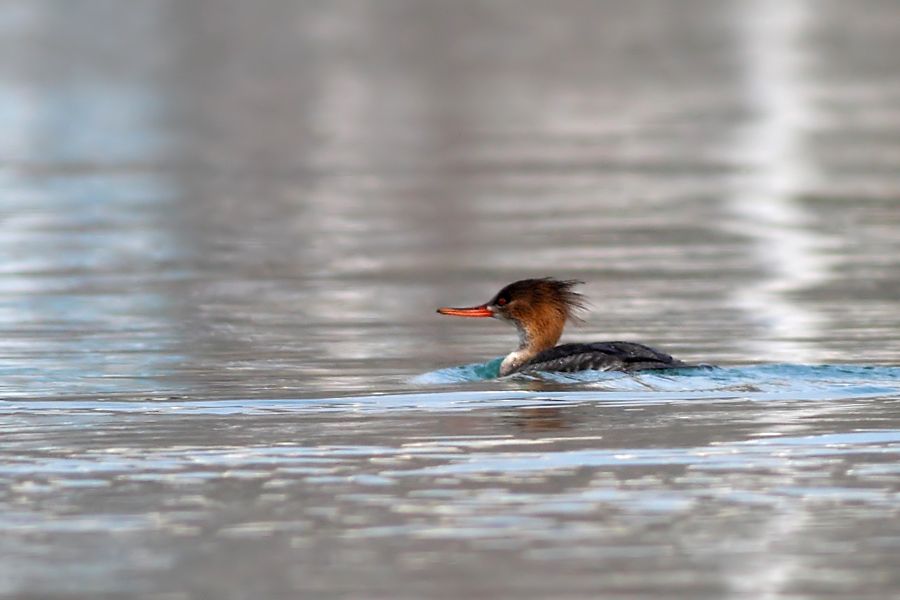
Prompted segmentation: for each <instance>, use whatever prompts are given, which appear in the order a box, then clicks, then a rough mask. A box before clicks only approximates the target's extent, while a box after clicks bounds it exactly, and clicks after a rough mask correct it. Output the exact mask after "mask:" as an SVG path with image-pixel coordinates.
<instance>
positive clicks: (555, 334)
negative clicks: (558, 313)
mask: <svg viewBox="0 0 900 600" xmlns="http://www.w3.org/2000/svg"><path fill="white" fill-rule="evenodd" d="M515 325H516V329H517V330H518V332H519V347H518V348H516V349H515V350H513V351H512V352H510V353H509V354H508V355H507V356H506V358H504V359H503V362H502V363H500V376H501V377H502V376H504V375H509V374H510V373H514V372H515V371H517V370H518V369H519V368H520V367H521V366H522V365H524V364H525V363H527V362H528V361H529V360H531V359H532V358H534V357H535V356H537V355H538V354H540V353H541V352H543V351H544V350H549V349H550V348H553V347H554V346H555V345H556V342H558V341H559V338H560V337H561V336H562V332H563V327H564V326H565V320H564V319H558V318H556V319H554V318H545V319H536V320H532V321H516V322H515Z"/></svg>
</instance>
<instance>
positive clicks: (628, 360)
mask: <svg viewBox="0 0 900 600" xmlns="http://www.w3.org/2000/svg"><path fill="white" fill-rule="evenodd" d="M582 283H584V282H583V281H578V280H575V279H566V280H559V279H553V278H550V277H545V278H543V279H522V280H520V281H516V282H513V283H511V284H509V285H507V286H506V287H504V288H503V289H502V290H500V291H499V292H497V294H496V295H495V296H494V297H493V298H492V299H491V300H490V301H489V302H486V303H484V304H479V305H478V306H472V307H468V308H451V307H447V306H445V307H443V308H439V309H437V312H439V313H440V314H442V315H451V316H455V317H477V318H487V317H492V318H494V319H499V320H501V321H506V322H507V323H510V324H512V325H515V327H516V329H517V330H518V332H519V347H518V348H516V349H515V350H513V351H512V352H510V353H509V354H508V355H507V356H506V358H504V359H503V362H502V363H500V376H501V377H502V376H505V375H509V374H511V373H516V372H525V371H529V372H531V371H565V372H572V371H585V370H598V371H641V370H649V369H673V368H681V367H687V366H689V365H688V364H686V363H684V362H681V361H680V360H677V359H674V358H672V357H671V356H669V355H668V354H666V353H664V352H660V351H659V350H655V349H653V348H651V347H649V346H645V345H643V344H636V343H634V342H594V343H590V344H562V345H560V346H557V345H556V342H558V341H559V338H560V336H562V332H563V328H564V327H565V324H566V321H575V320H578V316H577V313H578V312H580V311H582V310H584V309H585V305H586V300H585V298H584V296H582V295H581V294H579V293H578V292H575V291H573V289H572V288H574V287H575V286H576V285H579V284H582Z"/></svg>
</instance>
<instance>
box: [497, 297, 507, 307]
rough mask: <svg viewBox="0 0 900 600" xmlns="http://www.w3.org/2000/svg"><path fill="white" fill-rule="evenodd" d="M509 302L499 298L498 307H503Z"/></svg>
mask: <svg viewBox="0 0 900 600" xmlns="http://www.w3.org/2000/svg"><path fill="white" fill-rule="evenodd" d="M506 302H507V300H506V298H497V306H503V305H505V304H506Z"/></svg>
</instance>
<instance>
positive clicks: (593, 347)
mask: <svg viewBox="0 0 900 600" xmlns="http://www.w3.org/2000/svg"><path fill="white" fill-rule="evenodd" d="M687 366H689V365H687V364H686V363H683V362H681V361H680V360H677V359H674V358H672V357H671V356H669V355H668V354H666V353H664V352H660V351H659V350H654V349H653V348H651V347H649V346H645V345H643V344H635V343H632V342H596V343H593V344H563V345H561V346H557V347H556V348H551V349H550V350H544V351H543V352H541V353H540V354H538V355H537V356H535V357H534V358H532V359H531V360H530V361H528V362H527V363H525V364H524V365H522V366H521V367H520V368H519V371H564V372H573V371H587V370H595V371H643V370H647V369H674V368H679V367H687Z"/></svg>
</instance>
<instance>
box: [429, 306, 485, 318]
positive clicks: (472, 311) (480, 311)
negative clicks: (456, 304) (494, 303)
mask: <svg viewBox="0 0 900 600" xmlns="http://www.w3.org/2000/svg"><path fill="white" fill-rule="evenodd" d="M437 311H438V312H439V313H441V314H442V315H450V316H451V317H476V318H484V317H493V316H494V313H493V312H492V311H491V309H490V308H488V305H487V304H482V305H481V306H472V307H470V308H450V307H449V306H445V307H443V308H439V309H437Z"/></svg>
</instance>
